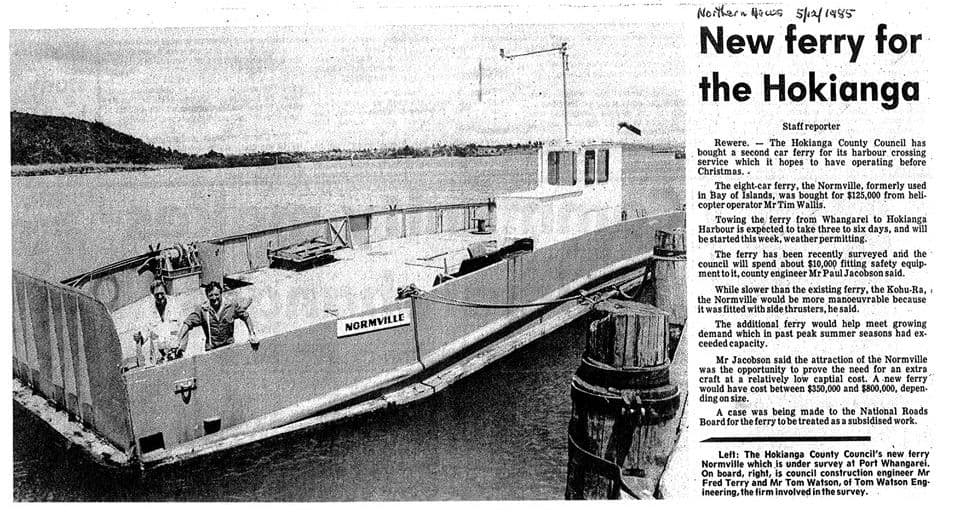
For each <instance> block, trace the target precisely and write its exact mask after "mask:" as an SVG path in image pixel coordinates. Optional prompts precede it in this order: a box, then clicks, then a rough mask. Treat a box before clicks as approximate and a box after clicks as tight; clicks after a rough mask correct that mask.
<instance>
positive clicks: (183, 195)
mask: <svg viewBox="0 0 960 512" xmlns="http://www.w3.org/2000/svg"><path fill="white" fill-rule="evenodd" d="M682 163H683V161H682V160H674V159H673V155H672V154H666V155H660V154H651V153H646V152H639V151H631V152H627V153H626V154H625V167H626V168H627V169H628V171H627V175H626V179H625V184H624V195H625V208H626V209H628V211H631V212H636V211H639V210H643V211H645V212H646V213H655V212H659V211H665V210H670V209H674V208H675V207H676V206H677V205H678V204H680V202H681V201H682V198H683V179H682V176H683V175H682V173H683V168H682ZM533 165H535V160H534V157H533V155H514V156H505V157H491V158H472V159H452V158H437V159H418V160H386V161H365V162H355V163H354V165H353V166H352V167H351V166H350V164H349V163H323V164H301V165H292V166H279V167H264V168H250V169H223V170H206V171H189V172H177V171H162V172H153V173H130V174H115V175H94V176H51V177H44V178H14V179H13V180H12V181H13V184H12V189H13V222H14V225H13V250H14V267H16V268H20V269H24V270H26V271H27V272H29V273H32V274H35V275H39V276H43V277H47V278H49V279H56V278H60V277H63V276H67V275H71V274H76V273H79V272H80V271H82V270H84V269H88V268H91V267H92V266H94V265H99V264H103V263H109V262H110V261H113V260H116V259H118V258H120V257H124V256H129V255H131V254H132V253H136V252H140V251H142V250H144V249H145V245H146V244H147V243H148V242H153V241H156V240H160V239H163V237H165V236H173V237H174V238H173V239H174V240H176V239H185V240H190V239H202V238H208V237H212V236H219V235H225V234H229V233H235V232H242V231H249V230H252V229H260V228H264V227H270V226H275V225H281V224H284V223H292V222H296V221H299V220H309V219H313V218H318V217H323V216H327V215H336V214H338V213H341V211H338V210H343V209H345V208H346V209H349V208H354V207H357V206H360V207H363V206H367V205H374V206H378V205H386V204H395V203H396V204H400V205H416V204H429V203H431V202H433V203H452V202H466V201H475V200H485V199H486V198H487V197H491V196H495V195H496V194H498V193H504V192H510V191H514V190H522V189H525V188H529V187H531V186H533V179H532V177H531V176H530V175H531V172H530V171H529V170H528V169H530V168H531V166H533ZM524 170H526V171H525V172H524ZM427 171H429V172H427ZM371 180H372V182H373V183H376V184H378V186H374V187H373V188H369V187H370V185H369V183H370V182H371ZM222 183H225V184H226V185H224V186H221V187H219V188H218V187H217V186H216V185H217V184H222ZM388 185H389V186H388ZM364 188H367V191H366V192H364V193H363V195H359V194H357V192H356V191H357V190H363V189H364ZM318 198H322V199H318ZM134 214H135V215H136V218H135V219H134V218H131V215H134ZM141 231H142V232H141ZM177 237H182V238H177ZM58 251H59V253H62V254H63V255H61V254H59V253H58ZM582 329H583V326H582V325H578V324H574V325H571V326H569V327H567V328H565V329H561V330H560V331H557V332H556V333H554V335H551V336H548V337H545V338H543V339H541V340H539V341H537V342H536V343H534V344H531V345H530V346H528V347H527V348H525V349H523V350H520V351H518V352H517V353H514V354H512V355H511V356H509V357H507V358H505V359H504V360H502V361H500V362H498V363H496V364H494V365H492V366H490V367H488V368H486V369H484V370H483V371H481V372H478V373H477V374H475V375H473V376H471V377H470V378H468V379H466V380H464V381H461V382H459V383H457V384H455V385H453V386H451V387H450V388H447V389H446V390H444V391H443V392H442V393H440V394H439V395H438V396H434V397H431V398H429V399H426V400H424V401H422V402H419V403H415V404H412V405H410V406H407V407H404V408H401V409H398V410H392V411H385V412H381V413H376V414H372V415H368V416H365V417H361V418H356V419H353V420H350V421H348V422H346V423H342V424H338V425H335V426H329V427H321V428H318V429H313V430H310V431H306V432H298V433H294V434H291V435H288V436H284V437H282V438H280V439H276V440H268V441H265V442H263V443H257V444H254V445H250V446H246V447H242V448H239V449H237V450H233V451H230V452H227V453H225V454H217V455H214V456H211V457H206V458H203V459H200V460H196V461H188V462H186V463H184V464H181V465H178V466H175V467H173V468H164V469H160V470H158V471H157V472H156V473H151V474H149V475H148V476H147V477H145V478H142V479H141V478H132V477H129V476H122V475H116V474H114V473H111V472H105V471H104V470H101V469H99V468H97V467H95V466H93V465H91V464H89V463H85V462H83V461H81V460H78V459H77V458H76V457H74V456H71V455H69V454H66V453H64V452H63V450H62V448H61V447H60V445H59V443H57V442H55V439H54V438H52V437H51V436H49V435H47V434H45V433H42V432H41V429H40V428H38V425H37V420H35V419H33V418H32V417H30V416H29V415H28V414H26V413H23V412H22V411H19V410H17V409H16V408H15V410H14V418H13V420H14V425H13V427H14V428H13V489H14V498H15V499H16V500H21V501H40V500H55V501H77V500H98V501H99V500H105V501H113V500H135V501H161V500H200V501H205V500H211V501H234V500H237V501H249V500H269V501H344V500H350V501H352V500H364V501H369V500H443V499H460V500H484V499H501V500H516V499H562V497H563V490H564V485H565V475H566V461H567V453H566V450H567V447H566V425H567V420H568V419H569V414H570V399H569V383H570V377H571V376H572V375H573V371H574V370H575V369H576V366H577V364H578V361H579V357H580V352H581V350H582V346H583V343H582V340H581V339H580V333H581V332H582Z"/></svg>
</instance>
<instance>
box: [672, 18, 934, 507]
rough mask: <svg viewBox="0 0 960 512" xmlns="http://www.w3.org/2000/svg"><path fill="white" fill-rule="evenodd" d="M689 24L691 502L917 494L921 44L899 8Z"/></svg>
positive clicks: (924, 400)
mask: <svg viewBox="0 0 960 512" xmlns="http://www.w3.org/2000/svg"><path fill="white" fill-rule="evenodd" d="M697 18H698V20H697V22H696V29H695V30H696V33H695V34H691V36H692V37H691V39H693V40H694V41H693V42H694V44H695V45H696V51H695V53H696V54H698V57H697V60H696V62H697V66H696V70H697V71H696V73H697V75H698V76H697V78H696V80H697V83H696V87H697V102H696V106H695V107H692V108H691V111H693V112H696V113H694V114H692V117H693V118H695V119H696V121H693V122H691V123H690V125H689V126H690V132H689V136H688V139H687V144H688V157H690V159H691V162H690V164H689V165H688V176H689V181H688V183H689V187H690V191H691V194H692V196H691V199H690V210H689V216H690V219H689V222H690V225H691V226H693V227H694V229H693V230H691V231H692V233H691V236H692V237H695V239H693V240H691V241H690V242H691V247H692V251H691V252H692V256H691V260H692V261H695V262H696V263H695V268H694V269H692V273H691V274H690V279H691V281H690V282H691V291H692V296H693V299H692V301H693V304H692V305H691V307H692V308H693V309H692V310H691V316H690V318H691V322H690V324H689V328H690V329H691V330H690V334H691V336H690V343H691V345H690V354H691V355H692V361H694V362H693V363H692V364H691V373H692V379H693V380H692V382H691V386H692V388H691V389H692V390H693V391H692V392H691V394H690V400H691V405H692V410H693V411H694V413H693V415H692V419H695V420H694V421H695V422H696V427H693V426H691V429H692V430H695V431H696V432H697V435H696V436H695V439H696V440H697V443H696V444H695V445H692V446H696V449H695V452H696V455H695V457H694V459H695V463H696V469H695V470H694V469H692V468H691V472H696V473H697V478H696V484H695V486H694V489H696V494H700V495H703V496H850V495H852V496H864V495H881V494H882V495H889V494H897V493H904V492H909V493H913V494H924V493H925V492H927V489H926V488H927V487H928V486H930V485H932V482H933V481H935V480H936V479H937V478H938V475H937V474H936V473H935V471H933V469H932V467H931V458H932V453H933V448H934V442H933V437H932V431H931V414H933V411H932V409H934V406H933V405H932V402H931V398H930V396H931V393H930V390H931V389H932V388H933V387H934V386H936V379H935V378H936V373H935V372H934V371H933V365H932V363H931V360H930V343H931V341H932V340H931V339H930V336H929V324H928V322H932V318H931V309H930V302H931V301H932V300H933V297H934V294H935V293H937V292H940V291H942V290H940V289H939V287H938V286H937V283H935V282H934V280H932V279H931V273H930V271H929V268H930V258H931V252H932V248H931V239H932V238H931V236H932V235H931V233H930V230H929V225H930V222H929V212H930V207H929V206H928V204H929V195H930V193H931V192H930V189H929V186H930V184H931V179H930V178H931V173H932V167H933V164H934V162H935V161H936V160H935V159H934V155H933V153H932V148H931V147H930V145H929V139H930V136H931V135H930V127H931V125H930V124H929V123H928V122H927V117H926V113H927V112H928V111H930V110H931V109H932V108H936V107H933V106H932V105H931V104H930V103H929V100H930V88H931V85H930V80H929V79H928V76H927V70H928V69H929V64H928V62H929V61H928V59H927V58H925V57H926V56H928V55H929V54H930V52H931V51H932V50H931V47H930V45H931V44H935V42H936V38H933V37H931V35H930V33H929V32H928V31H927V30H926V28H927V27H925V26H924V25H923V23H922V20H923V19H924V17H923V16H922V15H921V13H918V12H915V11H913V10H912V9H910V8H896V9H888V10H881V9H877V6H870V7H869V8H863V7H861V8H859V9H854V8H836V7H826V6H824V7H817V6H803V7H798V8H795V9H794V8H788V7H786V6H782V7H781V6H779V5H777V6H769V5H765V6H759V7H755V6H736V5H730V4H728V5H726V6H713V7H708V8H701V9H699V10H698V12H697ZM931 39H933V40H931ZM694 159H695V160H694ZM694 383H695V384H694Z"/></svg>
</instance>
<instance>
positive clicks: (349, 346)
mask: <svg viewBox="0 0 960 512" xmlns="http://www.w3.org/2000/svg"><path fill="white" fill-rule="evenodd" d="M166 6H167V4H165V3H163V4H157V6H156V8H155V10H156V12H153V11H150V8H148V7H141V8H138V9H139V11H137V13H138V14H137V13H135V14H137V16H139V17H137V16H135V17H133V18H131V19H124V18H123V17H122V16H123V14H122V13H123V10H122V9H118V8H116V7H114V8H113V9H112V10H109V11H105V12H104V16H105V18H104V19H105V20H106V21H105V22H104V23H99V24H90V25H88V26H75V25H71V26H59V25H58V26H37V25H38V24H37V23H36V21H35V20H36V17H34V18H33V19H34V22H33V23H24V24H23V26H17V25H16V24H14V25H11V29H10V30H9V31H8V34H9V36H8V39H9V46H8V57H9V101H10V125H9V126H10V128H9V130H10V137H9V141H10V142H9V149H10V164H11V177H10V182H9V183H10V192H9V194H10V196H9V198H10V215H11V235H10V243H11V266H12V283H11V286H10V287H9V289H11V290H12V297H11V301H10V303H11V306H10V307H11V310H12V315H11V317H12V320H11V322H12V326H11V327H12V342H11V345H12V348H11V352H12V356H13V357H12V359H13V365H12V366H13V390H12V395H13V413H12V459H13V460H12V465H13V476H12V478H13V499H14V501H17V502H38V501H54V502H75V501H83V502H102V501H111V502H114V501H134V502H154V501H164V502H166V501H180V502H198V501H203V502H207V501H214V502H256V501H265V502H275V501H283V502H291V501H292V502H342V501H349V502H357V501H359V502H370V501H373V502H378V501H438V500H466V501H477V500H564V499H658V498H671V497H676V496H678V495H683V494H684V493H687V492H689V491H687V490H686V489H687V487H688V486H689V485H690V484H689V481H690V477H689V475H688V474H687V473H689V472H693V473H696V472H697V470H696V468H695V467H694V468H692V469H691V468H687V467H686V464H687V461H686V454H685V453H683V450H684V449H685V448H684V446H685V441H684V440H683V439H681V437H682V436H681V434H683V433H684V432H685V429H686V424H687V419H686V415H685V413H686V411H687V409H686V404H687V363H686V361H687V341H686V340H687V334H686V330H685V327H686V320H687V277H686V276H687V266H686V260H687V257H686V254H687V249H686V247H687V239H686V231H687V230H686V224H687V220H686V210H687V206H686V188H685V170H686V166H687V153H686V151H687V150H686V146H685V124H686V117H687V105H686V98H687V97H688V96H689V92H690V90H692V89H691V87H690V84H688V83H684V77H685V58H684V54H683V48H684V46H685V44H686V43H685V42H684V41H683V40H682V38H683V37H684V33H685V32H684V27H683V26H682V24H681V23H679V22H678V21H677V19H676V17H675V16H668V15H667V14H666V11H667V10H666V9H665V8H663V7H657V6H646V7H645V6H641V5H635V6H630V7H619V9H621V10H623V9H625V10H627V11H628V12H629V13H630V16H629V17H627V18H626V19H618V18H616V17H614V16H613V15H612V14H611V11H608V10H605V9H604V8H602V7H600V8H598V7H591V6H580V7H576V6H575V7H569V6H567V7H565V9H566V11H564V13H565V15H564V16H558V15H557V13H556V12H551V9H550V7H549V6H543V7H542V8H520V7H515V9H516V10H519V11H520V14H517V12H514V11H511V9H510V8H509V7H504V6H500V7H497V6H490V7H482V6H469V7H458V6H447V7H441V6H438V7H416V8H411V9H409V10H404V9H401V8H389V7H385V6H383V5H379V4H376V5H372V6H369V7H362V8H357V7H354V8H352V9H351V8H345V9H343V10H334V9H332V8H330V9H325V8H319V7H318V8H313V9H312V10H311V9H310V8H308V7H305V6H304V7H300V8H297V9H301V8H302V9H303V17H302V19H299V20H298V19H297V16H296V15H297V13H298V11H297V9H293V10H292V11H291V10H289V9H288V10H287V11H284V12H285V14H284V15H283V16H280V15H279V14H278V15H277V16H276V17H275V18H272V17H271V16H270V14H271V11H270V10H269V9H268V8H266V7H262V6H260V7H257V8H253V7H249V6H247V7H245V9H246V10H245V11H244V10H243V9H244V8H243V7H241V8H237V9H238V10H237V11H231V10H229V9H227V8H223V9H222V10H212V13H211V12H207V11H204V12H205V13H206V14H208V16H207V17H206V18H199V19H192V18H178V17H177V16H178V14H179V11H176V9H174V8H172V7H171V11H172V12H164V11H163V9H164V8H165V7H166ZM184 9H186V8H184ZM211 9H213V8H211ZM614 12H619V11H614ZM65 13H68V11H58V14H57V16H56V17H57V19H61V20H62V19H64V17H66V16H68V14H65ZM144 13H147V14H144ZM187 13H194V11H189V10H187ZM154 14H155V15H156V16H157V19H154V18H151V17H150V16H149V15H154ZM109 16H113V17H109ZM561 18H562V19H561ZM89 19H91V17H90V15H89V14H87V15H85V17H83V18H82V19H81V20H80V21H79V22H78V23H83V22H84V21H85V20H89ZM687 65H689V64H687ZM8 332H10V331H8ZM8 335H9V334H8Z"/></svg>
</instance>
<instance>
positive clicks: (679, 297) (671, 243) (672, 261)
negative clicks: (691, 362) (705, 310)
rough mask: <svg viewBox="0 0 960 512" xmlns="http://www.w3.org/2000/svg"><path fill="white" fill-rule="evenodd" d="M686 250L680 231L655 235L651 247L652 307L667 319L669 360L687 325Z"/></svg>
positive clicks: (682, 232) (683, 237)
mask: <svg viewBox="0 0 960 512" xmlns="http://www.w3.org/2000/svg"><path fill="white" fill-rule="evenodd" d="M686 273H687V246H686V239H685V232H684V229H683V228H677V229H675V230H673V231H670V232H667V231H657V233H656V243H655V245H654V247H653V284H654V290H655V291H654V304H656V305H657V307H659V308H660V309H663V310H664V311H666V312H667V313H668V314H669V315H670V327H669V329H670V331H669V333H670V349H669V354H670V357H671V358H672V357H673V353H674V352H676V349H677V343H679V342H680V333H681V331H682V330H683V326H684V325H686V323H687V276H686Z"/></svg>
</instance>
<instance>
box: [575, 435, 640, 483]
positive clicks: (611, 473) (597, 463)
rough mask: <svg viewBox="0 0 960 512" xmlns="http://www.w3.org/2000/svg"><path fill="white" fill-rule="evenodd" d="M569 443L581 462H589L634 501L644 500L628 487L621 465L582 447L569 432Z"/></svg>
mask: <svg viewBox="0 0 960 512" xmlns="http://www.w3.org/2000/svg"><path fill="white" fill-rule="evenodd" d="M567 443H568V445H569V446H570V447H571V448H573V449H574V451H575V452H576V453H577V455H578V456H579V457H581V460H583V461H584V462H587V463H588V465H592V466H594V467H595V468H597V469H598V470H599V471H598V472H599V474H600V476H602V477H604V478H606V479H607V480H611V481H612V482H613V483H614V485H615V486H616V487H618V488H619V489H620V490H621V491H623V492H626V493H627V494H628V495H630V496H631V497H632V498H633V499H636V500H639V499H642V498H641V497H640V493H638V492H637V491H636V490H634V489H632V488H631V487H630V486H629V485H627V483H626V482H624V481H623V468H621V467H620V465H619V464H617V463H616V462H613V461H609V460H607V459H604V458H603V457H599V456H597V455H595V454H593V453H591V452H589V451H587V450H586V449H584V448H583V447H582V446H580V445H579V444H577V442H576V441H575V440H574V438H573V435H572V434H571V433H570V432H567ZM581 491H582V489H581Z"/></svg>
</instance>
